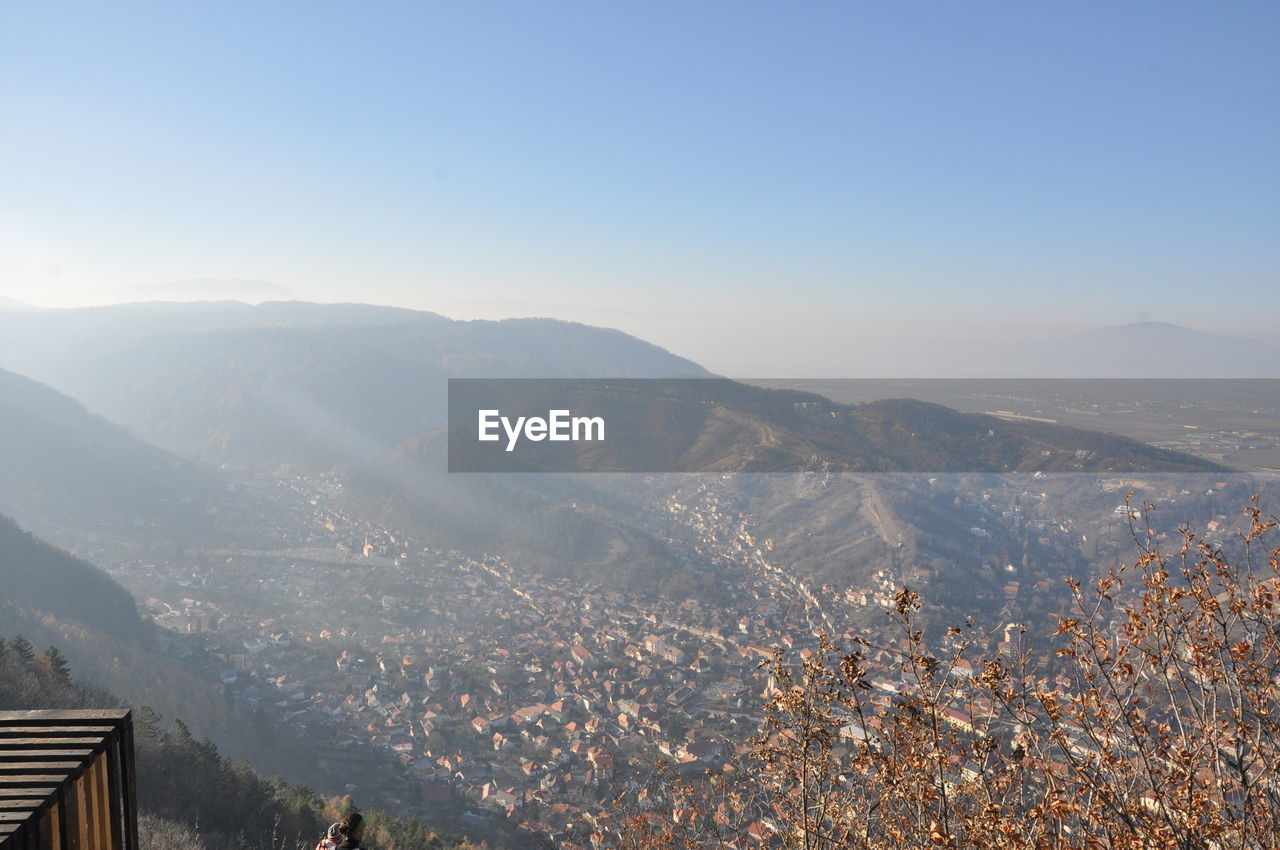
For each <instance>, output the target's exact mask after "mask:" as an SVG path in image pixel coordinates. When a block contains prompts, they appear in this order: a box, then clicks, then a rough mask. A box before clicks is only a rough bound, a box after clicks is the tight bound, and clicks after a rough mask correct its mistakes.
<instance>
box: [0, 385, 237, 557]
mask: <svg viewBox="0 0 1280 850" xmlns="http://www.w3.org/2000/svg"><path fill="white" fill-rule="evenodd" d="M0 481H3V482H4V486H3V488H0V510H3V511H5V512H7V513H10V514H12V515H14V516H15V517H17V518H18V519H19V520H21V521H22V522H23V523H24V524H27V525H31V526H33V527H38V528H40V529H41V530H46V529H47V528H49V527H59V528H63V529H70V530H72V531H77V532H82V533H89V532H91V531H92V532H94V533H101V532H103V531H106V532H107V534H108V536H116V537H119V536H121V535H122V534H123V535H126V536H130V537H136V536H139V535H141V536H144V537H147V538H149V539H160V540H173V539H175V536H181V534H196V533H198V532H199V531H200V530H201V529H202V528H204V527H205V526H207V525H209V517H208V514H207V510H208V508H209V507H210V506H211V505H212V504H214V500H215V498H216V497H218V496H219V491H220V490H221V488H222V484H221V482H220V481H219V480H218V479H217V478H216V477H215V476H214V475H213V474H212V473H210V472H208V471H206V470H204V469H201V468H199V467H198V466H196V465H195V464H192V463H190V462H188V461H184V460H182V459H180V458H177V457H175V456H173V455H171V454H169V453H167V452H164V451H161V450H160V449H157V448H154V447H152V446H148V445H146V444H144V443H142V442H140V441H138V440H136V439H135V438H133V437H132V436H131V435H130V434H129V433H128V432H127V431H125V430H124V429H123V428H120V427H119V426H117V425H112V424H111V423H110V422H108V421H106V420H105V419H102V418H101V417H98V416H94V415H92V414H90V413H89V412H88V411H87V410H85V408H84V406H83V405H81V404H80V403H79V402H77V401H75V400H73V399H71V398H69V397H67V396H65V395H63V394H61V393H59V392H56V391H54V390H52V389H50V388H49V387H46V386H44V385H42V384H39V383H36V382H35V381H32V380H29V379H27V378H24V377H22V376H20V375H15V374H13V373H12V372H7V371H4V370H0ZM148 529H155V530H154V532H149V531H148ZM59 539H61V537H60V538H59Z"/></svg>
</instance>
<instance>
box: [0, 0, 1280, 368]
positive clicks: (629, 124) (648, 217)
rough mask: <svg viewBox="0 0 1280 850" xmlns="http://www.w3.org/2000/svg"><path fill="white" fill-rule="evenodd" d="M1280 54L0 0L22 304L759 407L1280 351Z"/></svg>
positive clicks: (1186, 42) (1042, 10) (859, 11)
mask: <svg viewBox="0 0 1280 850" xmlns="http://www.w3.org/2000/svg"><path fill="white" fill-rule="evenodd" d="M1278 37H1280V5H1277V4H1274V3H1262V2H1259V3H1224V4H1208V3H1184V2H1150V3H1136V2H1135V3H1102V2H1080V3H1072V4H1047V3H1045V4H1040V3H1022V2H1006V3H986V2H972V3H929V4H925V3H920V4H890V3H878V2H877V3H873V2H852V1H851V0H850V2H838V3H834V2H833V3H825V2H817V0H815V2H812V3H805V4H781V3H774V2H742V1H741V0H737V2H711V1H710V0H708V1H707V2H698V3H687V2H682V3H675V2H672V3H664V2H645V3H629V4H623V3H599V2H582V3H570V2H545V3H523V2H514V0H513V2H506V3H494V2H485V0H476V2H467V3H448V4H443V3H430V2H406V3H395V2H371V3H359V4H357V3H350V2H319V0H317V2H306V3H303V2H292V3H291V2H271V3H253V4H249V3H225V2H221V3H210V4H201V3H197V2H184V3H177V4H175V3H156V4H148V3H126V2H121V3H86V4H74V3H60V2H50V3H42V4H6V5H5V7H4V8H3V10H0V110H2V114H3V115H4V116H5V122H4V126H5V129H4V131H3V132H0V296H5V297H8V298H12V299H17V300H20V301H23V302H27V303H30V304H35V305H39V306H44V307H65V306H73V305H81V304H90V303H106V302H111V301H116V300H129V299H133V298H137V297H139V293H147V297H155V294H156V293H157V292H159V293H163V292H164V288H163V287H157V286H156V285H157V284H165V283H167V282H171V281H189V280H193V279H196V280H214V281H219V280H222V281H238V282H243V281H261V282H265V284H267V286H263V287H262V291H263V292H264V293H266V295H265V296H264V297H280V293H288V296H290V297H298V298H307V299H313V300H325V301H330V300H343V301H364V302H370V303H379V304H396V305H401V306H407V307H414V308H419V309H426V310H434V311H436V312H440V313H443V314H445V315H449V316H454V317H457V318H498V317H504V316H514V315H551V316H558V317H561V318H568V319H575V320H579V321H587V322H591V323H593V324H603V325H609V326H613V327H618V328H621V329H623V330H627V331H629V332H631V333H635V334H637V335H639V336H642V337H644V338H646V339H649V340H651V341H653V342H656V343H658V344H661V345H664V346H665V347H668V348H670V349H672V350H674V351H676V352H677V353H680V354H683V355H686V356H690V357H693V358H694V359H696V360H698V361H699V362H702V363H704V364H705V365H707V366H709V367H710V368H713V369H716V370H718V371H722V372H724V373H726V374H755V375H766V374H772V375H818V374H850V375H854V374H858V373H859V372H860V371H866V370H867V368H869V364H873V363H874V364H878V368H880V369H881V371H884V370H885V369H888V370H889V371H892V363H893V362H894V361H895V359H901V358H904V357H908V358H915V361H917V362H916V366H917V367H918V366H919V364H920V363H921V362H928V361H929V359H930V358H935V359H938V358H945V357H946V352H947V351H948V350H949V348H950V347H951V346H955V345H966V344H972V343H975V342H979V341H982V342H990V340H992V339H1005V338H1017V339H1035V338H1037V337H1041V336H1045V335H1062V334H1069V333H1074V332H1077V331H1083V330H1087V329H1091V328H1098V327H1105V326H1109V325H1116V324H1123V323H1126V322H1132V321H1135V320H1145V319H1155V320H1160V321H1167V322H1174V323H1178V324H1184V325H1189V326H1192V327H1196V328H1198V329H1201V330H1206V331H1213V332H1219V333H1231V334H1235V335H1239V336H1246V337H1253V338H1259V339H1266V338H1268V335H1269V334H1272V333H1274V330H1273V329H1274V327H1276V326H1277V324H1278V323H1277V319H1280V299H1277V298H1276V297H1275V294H1274V293H1275V292H1276V291H1277V287H1276V282H1277V281H1276V278H1277V269H1278V268H1280V233H1278V232H1277V231H1278V230H1280V110H1277V109H1276V108H1275V106H1276V104H1278V103H1280V51H1277V50H1275V44H1276V42H1277V38H1278ZM235 286H236V287H238V288H237V289H236V290H235V291H236V292H243V291H245V290H246V289H250V290H251V289H252V286H248V287H246V286H245V285H244V284H243V283H239V284H236V285H235ZM237 297H240V296H237ZM245 297H248V296H245ZM924 368H926V369H927V367H924ZM917 371H919V369H917Z"/></svg>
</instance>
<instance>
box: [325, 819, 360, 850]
mask: <svg viewBox="0 0 1280 850" xmlns="http://www.w3.org/2000/svg"><path fill="white" fill-rule="evenodd" d="M363 838H364V816H363V815H361V814H360V813H359V812H352V813H351V814H349V815H347V816H346V817H345V818H343V819H342V820H341V821H339V822H338V823H335V824H333V825H331V826H330V827H329V831H328V832H327V833H325V836H324V838H322V839H320V843H319V844H317V845H316V850H359V848H360V841H361V840H362V839H363Z"/></svg>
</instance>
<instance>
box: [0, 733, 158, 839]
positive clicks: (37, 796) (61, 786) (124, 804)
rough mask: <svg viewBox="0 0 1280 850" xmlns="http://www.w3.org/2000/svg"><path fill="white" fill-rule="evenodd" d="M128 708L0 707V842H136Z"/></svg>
mask: <svg viewBox="0 0 1280 850" xmlns="http://www.w3.org/2000/svg"><path fill="white" fill-rule="evenodd" d="M134 789H135V780H134V762H133V716H132V715H131V714H130V712H129V711H127V710H118V711H0V850H63V849H64V848H65V849H66V850H137V848H138V817H137V812H138V806H137V796H136V793H135V790H134Z"/></svg>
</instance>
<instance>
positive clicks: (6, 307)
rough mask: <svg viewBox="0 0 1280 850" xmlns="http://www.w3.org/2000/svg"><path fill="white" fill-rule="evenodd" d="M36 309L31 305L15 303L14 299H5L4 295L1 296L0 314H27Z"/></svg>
mask: <svg viewBox="0 0 1280 850" xmlns="http://www.w3.org/2000/svg"><path fill="white" fill-rule="evenodd" d="M34 309H36V308H35V307H32V306H31V305H30V304H24V303H23V302H21V301H15V300H14V299H12V298H5V297H4V296H3V295H0V312H4V311H12V312H27V311H29V310H34Z"/></svg>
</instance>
